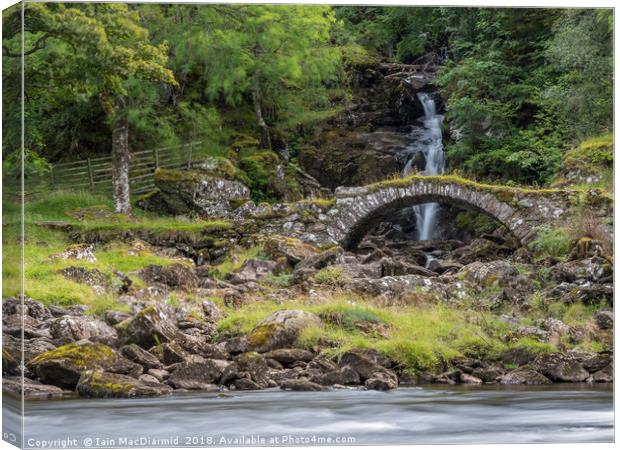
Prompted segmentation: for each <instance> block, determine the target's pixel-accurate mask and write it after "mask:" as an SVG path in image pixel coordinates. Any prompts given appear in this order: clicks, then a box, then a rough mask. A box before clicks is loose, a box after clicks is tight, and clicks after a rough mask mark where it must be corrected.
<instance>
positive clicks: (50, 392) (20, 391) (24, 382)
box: [2, 376, 63, 400]
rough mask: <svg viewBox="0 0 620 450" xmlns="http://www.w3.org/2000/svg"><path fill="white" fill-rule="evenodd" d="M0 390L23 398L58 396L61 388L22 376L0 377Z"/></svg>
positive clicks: (60, 393)
mask: <svg viewBox="0 0 620 450" xmlns="http://www.w3.org/2000/svg"><path fill="white" fill-rule="evenodd" d="M2 391H3V392H5V393H10V394H13V395H16V396H18V397H20V398H24V399H26V400H27V399H43V398H48V399H49V398H60V397H62V395H63V391H62V389H61V388H59V387H57V386H52V385H50V384H42V383H39V382H38V381H34V380H30V379H28V378H22V377H19V376H17V377H7V376H5V377H2Z"/></svg>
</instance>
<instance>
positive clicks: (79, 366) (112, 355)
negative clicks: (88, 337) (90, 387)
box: [28, 341, 142, 389]
mask: <svg viewBox="0 0 620 450" xmlns="http://www.w3.org/2000/svg"><path fill="white" fill-rule="evenodd" d="M28 367H29V368H30V369H31V370H32V371H33V372H34V373H35V374H36V375H37V377H38V378H39V379H41V381H43V382H44V383H50V384H53V385H55V386H60V387H63V388H68V389H73V388H74V387H75V385H76V384H77V382H78V380H79V378H80V374H81V373H82V372H84V371H86V370H103V371H106V372H113V373H120V374H129V375H133V376H138V375H140V374H141V373H142V366H140V365H138V364H135V363H133V362H131V361H129V360H128V359H126V358H124V357H122V356H121V355H119V354H118V353H117V352H116V351H115V350H114V349H112V348H110V347H108V346H107V345H105V344H100V343H92V342H89V341H79V342H75V343H72V344H67V345H63V346H61V347H58V348H56V349H54V350H51V351H48V352H45V353H41V354H40V355H38V356H37V357H36V358H34V359H33V360H32V361H30V363H29V364H28Z"/></svg>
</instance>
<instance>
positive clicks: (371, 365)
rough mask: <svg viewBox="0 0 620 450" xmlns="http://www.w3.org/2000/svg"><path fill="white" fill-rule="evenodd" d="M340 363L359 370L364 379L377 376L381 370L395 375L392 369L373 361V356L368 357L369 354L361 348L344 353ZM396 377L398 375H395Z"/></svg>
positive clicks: (342, 365) (358, 372) (356, 370)
mask: <svg viewBox="0 0 620 450" xmlns="http://www.w3.org/2000/svg"><path fill="white" fill-rule="evenodd" d="M339 364H340V366H341V367H344V366H349V367H350V368H351V369H353V370H354V371H355V372H357V374H358V375H359V376H360V378H361V380H362V381H365V380H367V379H369V378H372V377H375V375H376V374H377V373H379V372H390V375H393V372H392V371H390V370H389V369H386V368H385V367H384V366H382V365H380V364H378V363H377V362H375V361H373V360H372V358H371V357H368V354H364V352H363V351H360V350H349V351H347V352H345V353H343V354H342V356H341V357H340V360H339ZM394 377H396V376H395V375H394Z"/></svg>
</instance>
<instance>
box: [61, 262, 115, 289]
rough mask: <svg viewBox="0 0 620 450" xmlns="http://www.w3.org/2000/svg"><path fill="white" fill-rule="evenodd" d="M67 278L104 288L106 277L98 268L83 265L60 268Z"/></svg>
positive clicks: (106, 282) (106, 281)
mask: <svg viewBox="0 0 620 450" xmlns="http://www.w3.org/2000/svg"><path fill="white" fill-rule="evenodd" d="M60 273H61V274H62V275H63V276H64V277H65V278H66V279H67V280H71V281H74V282H76V283H80V284H85V285H87V286H90V287H100V288H102V289H103V290H105V286H106V285H107V284H108V278H107V277H106V275H105V274H104V273H103V272H102V271H100V270H99V269H86V268H85V267H77V266H69V267H65V268H64V269H61V270H60Z"/></svg>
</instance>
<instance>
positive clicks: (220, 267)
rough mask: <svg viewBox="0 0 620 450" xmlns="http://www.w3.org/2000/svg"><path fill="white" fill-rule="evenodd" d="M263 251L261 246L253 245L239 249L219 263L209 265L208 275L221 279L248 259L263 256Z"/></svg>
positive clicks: (261, 257)
mask: <svg viewBox="0 0 620 450" xmlns="http://www.w3.org/2000/svg"><path fill="white" fill-rule="evenodd" d="M264 253H265V251H264V249H263V247H261V246H254V247H250V248H247V249H239V250H237V251H236V252H234V253H232V254H229V255H228V256H226V259H224V261H222V262H221V263H219V264H217V265H214V266H211V268H210V269H209V275H210V276H212V277H213V278H217V279H219V280H223V279H224V278H226V276H227V275H229V274H231V273H233V272H235V271H237V270H239V269H240V268H241V267H242V266H243V265H244V264H245V263H246V261H248V260H249V259H263V258H265V254H264Z"/></svg>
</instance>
